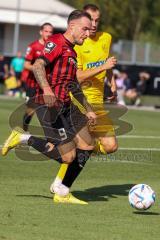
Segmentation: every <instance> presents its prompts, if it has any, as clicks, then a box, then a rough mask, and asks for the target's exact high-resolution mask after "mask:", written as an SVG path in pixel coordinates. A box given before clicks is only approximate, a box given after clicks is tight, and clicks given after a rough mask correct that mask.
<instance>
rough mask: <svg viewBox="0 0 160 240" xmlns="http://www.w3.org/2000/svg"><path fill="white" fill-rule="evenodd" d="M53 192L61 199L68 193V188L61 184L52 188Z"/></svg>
mask: <svg viewBox="0 0 160 240" xmlns="http://www.w3.org/2000/svg"><path fill="white" fill-rule="evenodd" d="M54 192H55V193H56V194H58V195H59V196H61V197H65V196H66V195H67V194H68V193H69V188H68V187H66V186H65V185H64V184H62V183H61V184H60V185H59V186H54Z"/></svg>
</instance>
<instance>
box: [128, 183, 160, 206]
mask: <svg viewBox="0 0 160 240" xmlns="http://www.w3.org/2000/svg"><path fill="white" fill-rule="evenodd" d="M128 198H129V203H130V205H131V206H132V207H133V208H136V209H138V210H147V209H149V208H150V207H151V206H152V205H153V204H154V202H155V192H154V191H153V190H152V188H151V187H150V186H148V185H146V184H137V185H135V186H133V187H132V188H131V190H130V191H129V195H128Z"/></svg>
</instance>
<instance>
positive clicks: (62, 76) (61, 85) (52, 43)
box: [37, 34, 78, 104]
mask: <svg viewBox="0 0 160 240" xmlns="http://www.w3.org/2000/svg"><path fill="white" fill-rule="evenodd" d="M73 47H74V45H73V44H72V43H71V42H69V41H68V40H67V39H66V38H65V37H64V35H63V34H54V35H53V36H52V37H50V38H49V39H48V40H47V42H46V44H45V47H44V50H43V54H42V56H40V58H43V59H44V60H45V62H46V63H47V67H46V73H47V80H48V83H49V85H50V86H51V87H52V90H53V92H54V94H55V95H56V97H57V99H58V100H60V101H61V102H69V101H70V96H69V87H68V86H69V85H70V86H71V85H72V83H73V84H74V83H77V84H78V82H77V79H76V71H77V61H76V57H77V55H76V52H75V51H74V49H73ZM42 94H43V91H42V90H41V89H40V88H37V99H38V100H37V102H39V103H42V104H43V103H44V102H43V96H42Z"/></svg>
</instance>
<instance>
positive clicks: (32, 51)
mask: <svg viewBox="0 0 160 240" xmlns="http://www.w3.org/2000/svg"><path fill="white" fill-rule="evenodd" d="M53 30H54V29H53V26H52V24H50V23H48V22H46V23H44V24H43V25H42V26H41V27H40V31H39V34H40V38H39V39H38V40H36V41H34V42H32V43H30V44H29V45H28V47H27V50H26V55H25V63H24V70H23V72H22V76H21V79H22V81H23V82H24V83H25V89H26V112H25V114H24V116H23V129H24V130H25V131H27V130H28V125H29V123H30V121H31V119H32V116H33V114H34V112H35V103H34V101H33V98H34V96H35V93H36V85H37V82H36V79H35V77H34V74H33V64H34V62H35V60H36V59H37V58H38V57H39V56H40V55H41V54H42V50H43V48H44V44H45V42H46V40H47V39H48V38H49V37H50V36H51V35H52V34H53Z"/></svg>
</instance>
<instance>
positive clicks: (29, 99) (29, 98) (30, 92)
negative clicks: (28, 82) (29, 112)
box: [25, 86, 36, 109]
mask: <svg viewBox="0 0 160 240" xmlns="http://www.w3.org/2000/svg"><path fill="white" fill-rule="evenodd" d="M25 89H26V105H27V107H29V108H33V109H34V108H35V107H36V104H35V95H36V89H35V88H29V87H27V86H26V87H25Z"/></svg>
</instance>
